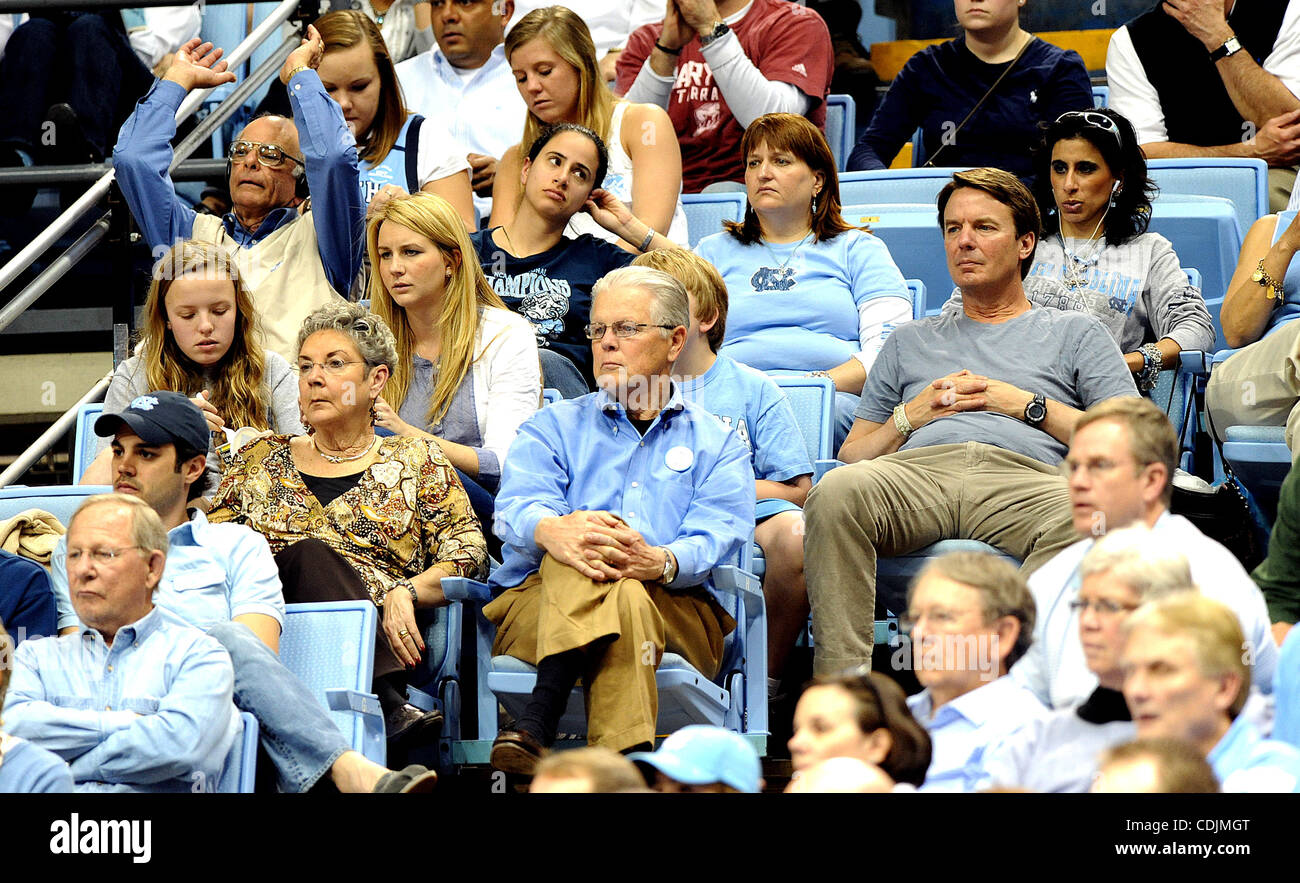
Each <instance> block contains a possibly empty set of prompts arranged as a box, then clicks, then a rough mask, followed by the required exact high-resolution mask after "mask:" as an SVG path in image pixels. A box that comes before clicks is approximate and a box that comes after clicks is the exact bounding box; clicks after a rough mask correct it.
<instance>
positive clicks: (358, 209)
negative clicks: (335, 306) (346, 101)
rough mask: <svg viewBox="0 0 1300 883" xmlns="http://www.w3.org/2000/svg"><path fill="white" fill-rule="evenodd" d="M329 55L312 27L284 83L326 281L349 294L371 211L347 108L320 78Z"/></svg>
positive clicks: (284, 73)
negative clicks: (364, 195) (365, 199)
mask: <svg viewBox="0 0 1300 883" xmlns="http://www.w3.org/2000/svg"><path fill="white" fill-rule="evenodd" d="M324 54H325V43H324V41H323V40H322V39H321V36H320V34H319V33H318V32H317V31H316V28H315V27H314V26H311V25H309V26H308V27H307V36H306V38H304V39H303V42H302V45H301V46H299V47H298V48H297V49H295V50H293V52H291V53H290V54H289V57H288V58H287V59H285V62H284V67H282V68H281V69H280V82H282V83H284V84H285V85H286V86H287V87H288V89H289V104H290V106H291V107H292V108H293V119H294V122H295V123H296V124H297V127H298V143H299V146H300V147H301V148H302V152H303V158H304V160H305V164H306V166H307V184H308V186H309V187H310V189H311V193H312V200H311V205H312V208H311V213H310V214H311V218H312V224H313V225H314V226H315V228H316V241H317V245H318V247H319V249H320V259H321V264H322V265H323V266H324V268H325V278H327V279H328V280H329V283H330V286H331V287H333V288H334V290H335V291H338V292H340V293H342V294H344V295H346V294H347V292H348V290H349V289H350V288H351V287H352V280H353V279H355V278H356V276H357V273H358V271H360V269H361V263H362V259H363V258H364V255H365V239H366V237H365V226H366V207H365V205H363V204H362V202H361V185H360V183H359V181H360V171H359V167H358V164H357V145H356V139H355V138H353V137H352V133H351V132H350V131H348V127H347V123H346V122H345V121H344V119H343V108H341V107H339V105H338V102H336V101H334V99H332V98H330V97H329V93H328V92H326V91H325V86H324V84H323V83H321V80H320V76H318V75H317V73H316V67H317V66H318V65H319V64H320V61H321V58H322V57H323V56H324Z"/></svg>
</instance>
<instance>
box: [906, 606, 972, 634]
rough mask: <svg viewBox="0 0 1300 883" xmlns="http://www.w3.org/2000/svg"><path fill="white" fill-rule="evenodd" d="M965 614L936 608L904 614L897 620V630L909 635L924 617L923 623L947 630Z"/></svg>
mask: <svg viewBox="0 0 1300 883" xmlns="http://www.w3.org/2000/svg"><path fill="white" fill-rule="evenodd" d="M964 615H965V614H964V613H962V612H959V611H953V610H945V609H944V608H942V607H937V608H935V609H934V610H925V611H922V612H920V613H905V614H903V615H902V616H900V617H899V618H898V630H899V631H901V632H904V633H905V634H911V632H912V630H913V629H915V628H916V624H917V623H918V622H920V621H921V617H923V616H924V617H925V621H926V622H928V623H929V624H930V625H931V626H934V627H936V628H939V629H947V628H949V627H951V626H952V625H953V624H954V623H956V622H957V621H958V620H960V619H961V618H962V617H963V616H964Z"/></svg>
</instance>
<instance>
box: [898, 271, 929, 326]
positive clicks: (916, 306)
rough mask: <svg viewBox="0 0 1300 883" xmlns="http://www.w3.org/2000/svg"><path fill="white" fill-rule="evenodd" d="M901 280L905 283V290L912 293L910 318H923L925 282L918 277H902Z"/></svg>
mask: <svg viewBox="0 0 1300 883" xmlns="http://www.w3.org/2000/svg"><path fill="white" fill-rule="evenodd" d="M903 281H904V282H905V283H907V290H908V291H909V292H911V295H912V318H913V319H924V318H925V297H926V288H925V283H924V282H922V281H921V280H920V279H904V280H903Z"/></svg>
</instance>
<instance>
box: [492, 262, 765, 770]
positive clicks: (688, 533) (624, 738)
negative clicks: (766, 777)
mask: <svg viewBox="0 0 1300 883" xmlns="http://www.w3.org/2000/svg"><path fill="white" fill-rule="evenodd" d="M689 324H690V316H689V309H688V302H687V296H686V289H685V288H684V287H683V286H682V284H681V283H680V282H678V281H677V280H675V279H673V278H672V277H671V276H669V275H668V274H666V273H663V272H661V271H659V270H651V269H648V268H645V267H628V268H624V269H621V270H616V271H614V272H612V273H609V274H608V275H606V276H605V277H603V278H602V279H601V280H600V281H599V282H597V283H596V285H595V287H594V288H593V291H592V306H591V321H590V324H588V325H587V327H586V331H587V337H588V338H589V339H590V340H591V349H592V361H593V363H594V368H595V373H596V378H597V383H598V385H599V386H600V390H599V391H598V392H594V393H590V394H588V395H585V396H582V397H580V398H576V399H568V400H565V401H562V402H558V403H556V404H554V405H551V406H549V407H547V408H543V409H542V410H541V411H538V412H537V414H535V415H534V416H533V417H532V418H531V419H529V420H528V421H527V422H526V423H524V424H523V426H521V427H520V429H519V435H518V436H517V437H516V438H515V441H514V443H513V444H512V445H511V447H510V453H509V456H508V457H507V458H506V465H505V468H504V470H503V472H502V475H501V488H500V491H499V492H498V493H497V500H496V516H495V525H494V528H495V531H496V534H497V536H498V537H500V538H501V541H502V546H503V547H502V565H501V567H500V568H498V569H497V570H496V571H495V572H494V573H493V574H492V589H493V594H494V596H495V598H494V600H493V601H492V602H491V603H490V604H488V605H487V606H486V607H485V608H484V609H483V613H484V615H485V616H486V617H487V618H488V619H489V620H491V621H492V622H493V623H495V624H496V625H497V634H496V640H495V642H494V644H493V647H492V653H493V655H509V656H514V657H517V658H519V659H522V660H523V661H525V662H528V663H531V664H534V665H536V666H537V686H536V687H535V688H534V690H533V695H532V698H531V700H530V701H529V704H528V706H527V708H526V709H525V711H524V713H523V714H522V715H521V716H520V717H519V719H518V720H517V721H515V723H514V724H513V725H512V726H511V727H509V728H507V729H505V730H502V731H501V733H500V735H499V736H498V737H497V740H496V742H495V743H494V744H493V747H492V764H493V766H495V767H497V768H498V769H501V770H504V771H506V772H515V773H531V772H532V771H533V768H534V766H535V765H536V763H537V760H538V759H539V758H540V757H541V755H542V753H543V751H544V750H545V747H546V746H548V745H550V744H551V742H553V741H554V739H555V734H556V728H557V726H558V724H559V719H560V715H561V713H562V712H563V711H564V708H565V705H566V704H567V703H568V697H569V691H570V690H572V689H573V686H574V684H575V683H576V681H577V680H578V678H579V677H581V679H582V685H583V690H584V691H585V693H586V700H587V742H588V743H589V744H592V745H604V746H607V747H609V748H612V749H614V750H616V751H624V750H629V749H633V748H647V749H648V748H651V747H653V740H654V735H655V721H656V717H657V713H658V696H657V693H656V689H655V668H656V666H657V665H658V663H659V660H660V659H661V658H662V655H663V653H664V652H671V653H677V654H680V655H681V656H683V657H684V658H685V659H686V660H687V661H688V662H690V663H691V665H693V666H695V668H697V669H698V670H699V671H700V672H702V673H703V674H704V675H705V676H706V677H712V676H714V675H715V674H716V673H717V670H718V666H719V665H720V664H721V662H722V649H723V639H724V638H725V636H726V634H727V633H728V632H729V631H731V629H732V628H733V627H734V623H733V621H732V620H731V617H730V616H728V615H727V613H726V612H725V611H724V609H723V608H722V607H721V606H720V605H719V603H718V600H717V598H716V597H714V595H713V594H712V593H711V592H710V591H709V590H708V589H707V588H706V586H705V582H706V580H707V578H708V575H709V571H710V570H711V569H712V568H714V567H715V566H717V565H719V564H722V563H724V562H726V561H727V560H728V559H730V558H732V557H733V556H734V555H735V554H736V553H737V552H738V551H739V550H740V548H741V546H742V544H743V543H746V542H749V541H750V537H751V536H752V534H753V530H754V473H753V469H752V468H751V467H750V460H749V452H748V450H747V449H746V447H745V445H744V443H743V442H742V441H741V440H740V439H739V438H738V437H737V435H736V434H735V433H734V432H733V431H731V430H730V429H728V428H726V427H724V426H723V425H722V424H721V423H719V422H718V420H716V419H715V418H714V417H713V415H712V414H710V413H708V412H707V411H705V410H703V409H702V408H699V407H698V406H696V405H694V404H691V403H689V402H686V401H684V400H683V399H682V396H681V392H680V390H679V389H678V388H677V387H676V385H675V384H674V383H673V382H672V366H673V362H674V361H675V360H676V359H677V357H678V355H679V354H680V353H681V350H682V346H683V344H684V343H685V340H686V329H687V327H688V326H689ZM651 647H653V651H654V652H653V659H652V660H649V662H651V663H653V664H648V661H647V658H646V651H647V649H649V648H651Z"/></svg>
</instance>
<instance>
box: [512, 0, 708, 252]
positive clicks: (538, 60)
mask: <svg viewBox="0 0 1300 883" xmlns="http://www.w3.org/2000/svg"><path fill="white" fill-rule="evenodd" d="M505 51H506V59H507V60H508V61H509V63H510V68H511V70H512V71H513V72H514V75H515V82H516V84H517V85H518V87H519V94H520V95H521V96H522V97H523V99H524V103H525V104H526V105H527V106H528V114H527V116H526V117H525V119H524V132H523V137H522V138H521V139H520V142H519V144H518V145H516V146H515V147H512V148H510V149H509V150H507V151H506V153H505V156H503V157H502V158H501V164H500V167H499V169H498V174H497V176H496V184H495V185H494V187H493V190H492V219H491V225H490V226H493V227H497V226H501V225H503V224H508V223H509V222H510V220H511V219H512V218H513V217H514V214H515V212H516V211H517V209H518V202H519V199H520V195H521V191H520V179H519V170H520V168H521V167H522V165H523V159H524V157H525V156H527V155H528V151H529V148H530V147H531V146H532V143H533V141H534V140H536V138H537V136H538V135H539V134H540V133H541V131H542V130H543V129H544V128H546V127H547V126H550V125H555V124H557V123H577V124H578V125H580V126H585V127H586V128H588V129H591V130H592V131H593V132H595V133H596V134H597V135H599V136H600V137H601V140H603V141H604V142H605V143H606V145H607V146H608V148H609V169H608V172H607V174H606V176H605V182H604V184H603V187H604V189H605V190H607V191H608V192H610V193H612V194H613V195H614V196H616V197H618V199H619V200H621V201H622V202H624V203H626V204H627V205H628V206H629V207H630V208H631V210H632V213H633V214H635V215H636V216H637V217H639V218H641V219H642V220H644V221H646V222H647V223H648V224H650V226H652V227H653V228H654V229H655V230H657V231H658V232H660V233H662V234H664V235H665V236H667V237H668V238H669V239H671V240H672V241H673V242H675V243H677V244H678V245H681V246H683V247H685V246H686V245H687V243H688V239H687V234H686V215H685V213H684V212H683V210H682V205H681V189H682V188H681V185H682V154H681V149H680V148H679V147H678V144H677V134H676V132H675V131H674V129H673V124H672V121H671V120H670V119H669V118H668V113H667V112H666V111H665V110H664V109H663V108H661V107H657V106H655V105H653V104H632V103H630V102H628V101H624V100H622V99H620V98H615V97H614V94H613V93H612V92H610V91H609V87H608V86H607V85H606V83H605V79H604V77H603V76H602V75H601V73H600V63H599V60H598V59H597V58H596V47H595V45H594V44H593V43H592V40H591V32H590V31H589V30H588V29H587V25H586V24H584V23H583V21H582V19H581V18H579V17H578V15H577V14H576V13H574V12H573V11H572V10H570V9H568V8H566V7H563V6H547V7H543V8H542V9H535V10H533V11H532V12H530V13H528V14H527V15H525V16H524V17H523V18H521V19H520V20H519V22H518V23H517V24H516V25H514V26H513V27H512V28H511V29H510V32H509V33H508V34H507V35H506V41H505ZM565 233H566V234H567V235H568V236H570V237H576V236H578V235H579V234H582V233H590V234H591V235H593V236H596V237H598V238H601V239H605V240H606V241H609V242H613V243H615V244H619V245H622V247H624V248H627V249H628V250H631V246H629V245H625V244H623V243H622V242H620V240H619V238H618V236H617V235H615V234H613V233H611V232H609V231H608V230H606V229H604V228H603V227H601V226H600V225H599V224H598V223H597V222H596V221H595V220H594V219H593V218H592V217H591V216H590V215H587V214H585V213H584V214H577V215H574V216H573V217H572V218H571V219H570V220H569V223H568V226H567V228H566V229H565Z"/></svg>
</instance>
